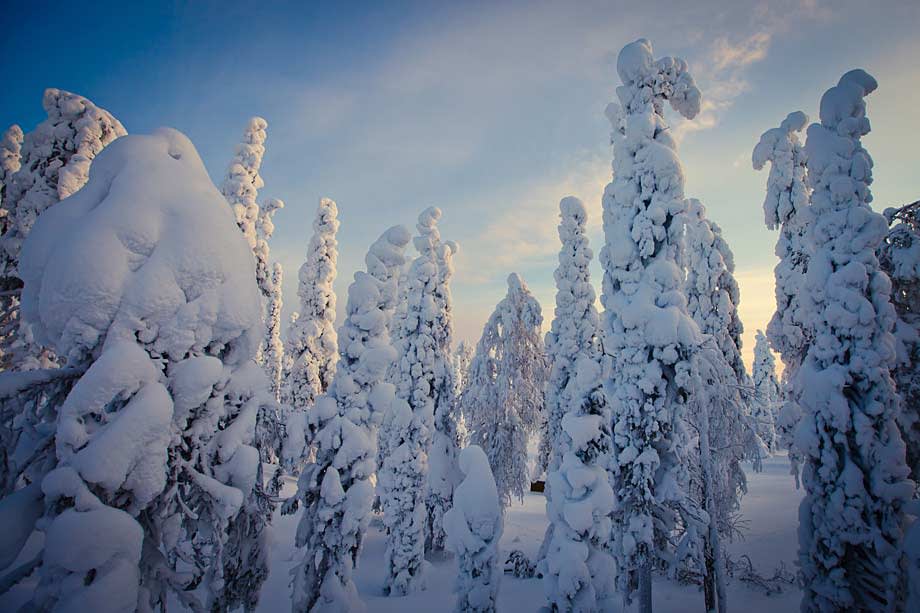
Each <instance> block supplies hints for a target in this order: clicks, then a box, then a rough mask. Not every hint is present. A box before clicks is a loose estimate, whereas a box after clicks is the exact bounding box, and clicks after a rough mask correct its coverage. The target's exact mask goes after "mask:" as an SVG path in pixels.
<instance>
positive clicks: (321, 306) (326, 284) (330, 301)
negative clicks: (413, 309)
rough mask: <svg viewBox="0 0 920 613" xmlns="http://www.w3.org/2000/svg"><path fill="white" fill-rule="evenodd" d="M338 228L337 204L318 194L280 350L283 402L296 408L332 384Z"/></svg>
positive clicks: (335, 356) (303, 406) (302, 407)
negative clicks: (295, 302)
mask: <svg viewBox="0 0 920 613" xmlns="http://www.w3.org/2000/svg"><path fill="white" fill-rule="evenodd" d="M338 230H339V220H338V208H337V207H336V204H335V202H334V201H332V200H330V199H329V198H323V199H321V200H320V201H319V207H317V209H316V218H315V219H314V220H313V236H312V237H310V243H309V245H308V246H307V258H306V260H305V261H304V263H303V265H302V266H301V267H300V271H299V273H298V285H297V296H298V297H299V298H300V304H299V310H298V314H297V318H296V319H295V320H294V321H293V322H292V323H291V326H290V328H288V334H287V344H286V347H285V354H286V360H287V363H288V366H287V367H286V371H287V373H286V377H285V387H284V401H285V402H287V403H288V404H291V405H292V406H294V407H295V409H297V410H298V411H302V410H305V409H307V408H309V407H311V406H312V405H313V402H314V401H315V399H316V398H317V397H318V396H320V395H321V394H324V393H326V390H328V389H329V386H330V385H331V384H332V376H333V375H334V374H335V364H336V362H337V361H338V352H337V351H336V349H337V346H336V345H337V343H336V336H335V305H336V298H335V291H334V290H333V289H332V283H333V281H335V277H336V272H337V271H336V263H337V261H338V257H339V251H338V242H337V241H336V238H335V236H336V232H338Z"/></svg>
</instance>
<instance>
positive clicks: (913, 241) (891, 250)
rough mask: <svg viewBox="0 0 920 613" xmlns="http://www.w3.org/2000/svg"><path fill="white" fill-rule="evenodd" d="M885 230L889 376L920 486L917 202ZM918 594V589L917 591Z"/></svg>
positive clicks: (895, 214)
mask: <svg viewBox="0 0 920 613" xmlns="http://www.w3.org/2000/svg"><path fill="white" fill-rule="evenodd" d="M885 218H886V219H887V220H888V224H889V226H890V227H889V230H888V236H887V237H886V238H885V242H884V243H882V247H881V249H880V250H879V263H880V264H881V266H882V270H883V271H885V274H887V275H888V277H889V278H890V279H891V303H892V304H893V305H894V310H895V312H896V313H897V315H898V323H897V325H896V327H895V335H896V336H897V337H898V341H899V349H900V351H899V356H898V357H899V360H898V366H897V368H896V369H895V370H894V371H893V372H892V376H893V377H894V382H895V386H896V387H897V389H898V395H899V396H900V397H901V412H900V416H899V419H900V424H901V435H902V436H903V437H904V442H905V443H906V444H907V466H908V467H909V468H910V469H911V479H912V480H913V481H914V482H915V483H918V482H920V201H917V202H914V203H911V204H908V205H905V206H903V207H900V208H897V209H895V208H889V209H887V210H886V211H885ZM918 590H920V587H918Z"/></svg>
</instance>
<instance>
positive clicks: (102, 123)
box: [0, 89, 126, 369]
mask: <svg viewBox="0 0 920 613" xmlns="http://www.w3.org/2000/svg"><path fill="white" fill-rule="evenodd" d="M42 106H43V107H44V109H45V112H46V113H47V115H48V117H47V119H45V120H44V121H42V122H41V123H40V124H38V126H36V127H35V129H34V130H33V131H31V132H29V133H28V134H26V135H25V137H23V140H22V148H21V151H20V156H19V164H20V166H19V169H18V170H17V171H16V172H14V173H13V174H12V175H11V176H7V177H6V180H5V188H4V190H3V192H4V193H3V208H4V209H5V210H6V211H7V216H6V218H5V219H4V222H3V225H4V233H3V236H2V239H0V290H2V291H3V292H4V296H3V297H2V298H0V308H2V309H3V314H2V316H0V320H2V321H3V323H4V326H5V327H4V330H3V332H2V343H3V345H2V347H0V350H2V352H3V366H4V367H5V368H6V369H10V368H15V369H30V368H38V367H44V366H49V365H50V364H51V363H52V362H51V360H50V358H49V356H47V355H45V354H42V351H41V349H40V348H39V347H36V346H34V341H33V339H32V335H31V331H30V330H29V328H28V326H20V325H19V321H18V320H19V299H18V297H17V296H15V292H16V291H18V290H19V288H20V287H21V286H22V281H21V280H20V276H19V273H18V270H17V269H18V265H19V252H20V249H21V247H22V242H23V241H24V240H25V239H26V237H27V236H28V235H29V232H30V231H31V230H32V226H33V225H34V224H35V220H36V219H38V217H39V215H41V214H42V213H43V212H44V211H45V210H46V209H48V208H49V207H50V206H52V205H54V204H56V203H57V202H58V201H60V200H62V199H63V198H66V197H68V196H70V195H71V194H73V193H75V192H76V191H77V190H79V189H80V188H81V187H83V185H84V184H85V183H86V181H87V179H88V178H89V166H90V163H91V162H92V160H93V158H94V157H95V156H96V155H98V154H99V152H100V151H102V149H103V148H104V147H106V146H107V145H108V144H109V143H111V142H112V141H114V140H115V139H116V138H118V137H119V136H124V135H125V134H126V132H125V129H124V127H123V126H122V125H121V123H119V121H118V120H117V119H115V118H114V117H113V116H112V115H111V114H110V113H109V112H108V111H106V110H105V109H102V108H99V107H97V106H96V105H95V104H93V103H92V102H90V101H89V100H87V99H86V98H84V97H82V96H78V95H76V94H72V93H70V92H66V91H63V90H59V89H46V90H45V93H44V96H43V98H42ZM12 136H13V138H14V140H16V139H18V133H17V134H13V135H12ZM11 161H12V160H11ZM7 292H9V293H7ZM40 354H41V355H40Z"/></svg>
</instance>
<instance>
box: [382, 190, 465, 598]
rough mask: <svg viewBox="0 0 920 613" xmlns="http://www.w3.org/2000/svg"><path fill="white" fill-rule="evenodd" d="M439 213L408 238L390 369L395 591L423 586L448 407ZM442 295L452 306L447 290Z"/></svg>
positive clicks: (390, 557)
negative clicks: (436, 455) (435, 456)
mask: <svg viewBox="0 0 920 613" xmlns="http://www.w3.org/2000/svg"><path fill="white" fill-rule="evenodd" d="M440 217H441V211H440V209H437V208H435V207H429V208H427V209H425V210H424V211H422V213H421V214H420V215H419V217H418V223H417V224H416V228H417V230H418V236H416V237H415V238H414V240H413V244H414V246H415V249H416V251H417V252H418V257H416V258H415V259H414V260H413V261H412V263H411V264H410V266H409V269H408V270H407V271H406V275H405V280H404V286H403V288H402V293H403V294H404V295H405V304H403V305H401V307H400V313H399V316H398V317H396V318H395V319H394V321H393V328H394V337H395V338H396V339H398V340H397V341H395V342H394V349H396V353H397V355H398V356H399V357H398V359H397V360H396V363H395V365H394V369H393V370H394V376H393V379H394V381H395V385H396V396H397V400H396V402H394V403H393V405H392V408H391V410H390V415H389V416H388V419H387V422H388V426H389V427H388V429H387V430H388V432H387V439H388V444H387V447H388V450H387V455H386V456H385V457H384V458H383V466H382V467H381V470H380V472H379V478H380V481H379V484H378V491H379V492H380V494H379V496H380V501H381V504H382V507H383V514H384V519H383V522H384V525H385V526H386V530H387V548H386V568H387V576H386V578H385V580H384V590H385V591H386V592H387V593H388V594H390V595H394V596H401V595H405V594H408V593H411V592H415V591H418V590H420V589H422V588H423V587H424V586H425V578H424V576H423V571H424V568H425V537H426V527H427V512H426V499H427V497H428V491H427V489H428V477H429V452H430V451H431V446H432V435H433V432H434V419H435V411H436V408H437V407H438V406H445V405H446V406H447V408H448V411H450V410H451V409H452V407H453V389H452V384H451V380H450V345H449V342H450V336H451V335H450V327H451V323H450V316H451V313H450V310H449V309H448V310H445V309H444V308H443V307H444V306H445V303H444V301H443V300H442V298H443V297H444V296H445V291H446V290H447V288H446V284H442V281H446V279H445V278H443V277H442V275H441V272H440V271H441V267H440V262H439V259H440V253H441V249H442V248H443V244H442V242H441V235H440V233H439V232H438V227H437V222H438V220H439V219H440ZM446 297H447V306H449V291H447V292H446ZM445 342H446V343H448V344H446V345H445ZM445 394H446V395H447V397H446V398H444V397H442V396H444V395H445ZM448 417H449V415H448ZM448 493H449V492H448Z"/></svg>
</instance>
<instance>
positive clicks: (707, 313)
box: [680, 199, 762, 610]
mask: <svg viewBox="0 0 920 613" xmlns="http://www.w3.org/2000/svg"><path fill="white" fill-rule="evenodd" d="M682 221H683V225H684V228H683V240H684V244H683V248H682V250H681V251H682V253H681V255H680V260H681V263H682V265H683V267H684V270H685V273H686V280H685V288H686V289H685V291H686V295H687V306H688V310H689V313H690V316H691V317H692V318H693V321H694V322H696V324H697V325H698V326H699V329H700V331H701V332H702V333H703V334H705V335H707V336H708V337H709V339H710V340H709V342H707V345H706V348H705V350H704V353H705V355H702V356H700V357H699V359H696V360H694V361H693V364H694V366H693V367H692V370H693V371H694V378H693V381H694V384H693V386H692V387H691V389H690V393H691V405H690V410H689V411H688V413H687V420H688V423H689V424H690V426H691V430H693V431H695V432H696V437H695V440H696V445H695V446H693V445H691V448H690V449H689V450H688V454H689V456H690V457H691V458H693V459H692V461H691V462H689V471H690V489H689V493H690V496H691V498H692V499H693V504H692V505H691V508H694V509H696V508H698V509H703V510H705V511H706V513H707V515H708V516H709V517H708V522H706V521H704V522H703V523H704V524H705V525H704V526H703V529H702V530H701V531H699V534H696V532H697V531H696V528H695V526H693V525H692V522H693V520H689V521H687V520H685V522H684V523H685V526H684V531H685V535H684V537H685V539H689V540H688V541H686V542H687V543H689V542H690V541H692V540H693V539H694V538H696V537H697V536H699V537H700V538H701V543H702V547H703V552H702V558H703V560H702V564H703V571H704V572H703V588H704V593H705V596H706V606H707V608H708V609H709V610H712V609H713V608H714V607H715V606H716V601H717V600H718V599H719V598H721V599H722V601H723V603H724V583H723V582H722V581H721V574H722V573H723V572H724V569H723V568H719V567H717V566H718V564H719V560H720V559H722V556H721V552H720V551H718V548H719V547H720V546H721V545H720V542H721V541H722V538H720V537H723V538H724V539H725V540H729V539H731V538H732V536H733V534H734V533H735V532H737V530H736V529H735V526H734V522H733V516H734V515H735V514H736V513H737V511H738V510H739V509H740V506H741V495H742V494H743V493H744V492H745V491H746V489H747V480H746V478H745V475H744V471H743V470H742V467H741V463H742V462H743V461H744V460H755V461H758V466H759V458H760V455H761V445H762V443H761V442H760V440H759V437H758V436H757V427H756V425H755V424H754V423H753V421H752V420H751V418H750V416H749V415H748V402H747V401H749V400H750V398H751V396H752V394H751V391H752V390H751V387H752V386H750V385H749V378H748V374H747V371H746V369H745V366H744V362H743V361H742V359H741V333H742V331H743V328H742V325H741V320H740V318H739V316H738V303H739V301H740V293H739V290H738V283H737V282H736V281H735V277H734V270H735V264H734V256H733V255H732V252H731V249H730V248H729V246H728V244H727V243H726V242H725V240H724V239H723V238H722V232H721V229H720V228H719V226H718V225H717V224H716V223H715V222H713V221H711V220H709V219H708V218H707V217H706V209H705V208H704V207H703V205H702V204H701V203H700V202H699V201H698V200H695V199H690V200H688V202H687V210H686V212H685V213H684V214H683V215H682ZM696 371H700V372H696ZM713 386H719V387H722V388H725V389H724V390H722V391H720V392H719V393H718V394H713V393H709V392H707V389H705V388H710V387H713ZM702 398H705V399H706V401H702V400H701V399H702ZM704 429H705V430H706V431H704ZM690 558H692V556H690ZM719 608H720V610H721V609H723V608H724V604H723V605H719Z"/></svg>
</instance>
